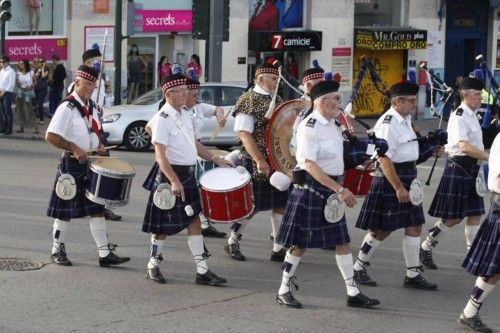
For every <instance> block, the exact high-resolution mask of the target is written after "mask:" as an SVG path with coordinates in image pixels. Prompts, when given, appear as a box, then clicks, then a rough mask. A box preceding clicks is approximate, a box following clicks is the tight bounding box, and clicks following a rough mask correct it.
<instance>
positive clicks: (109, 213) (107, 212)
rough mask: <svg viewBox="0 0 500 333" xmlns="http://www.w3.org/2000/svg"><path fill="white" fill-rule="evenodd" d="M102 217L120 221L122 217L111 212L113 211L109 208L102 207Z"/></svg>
mask: <svg viewBox="0 0 500 333" xmlns="http://www.w3.org/2000/svg"><path fill="white" fill-rule="evenodd" d="M104 218H105V219H106V220H110V221H120V220H121V219H122V217H121V216H120V215H117V214H115V213H113V211H112V210H111V209H109V208H104Z"/></svg>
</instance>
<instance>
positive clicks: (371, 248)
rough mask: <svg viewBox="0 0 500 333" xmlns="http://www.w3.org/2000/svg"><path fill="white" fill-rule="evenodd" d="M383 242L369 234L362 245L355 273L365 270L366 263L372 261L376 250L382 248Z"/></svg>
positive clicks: (355, 265)
mask: <svg viewBox="0 0 500 333" xmlns="http://www.w3.org/2000/svg"><path fill="white" fill-rule="evenodd" d="M381 243H382V242H381V241H378V240H376V239H375V238H373V236H372V235H371V234H370V233H367V234H366V236H365V238H364V239H363V243H361V248H360V249H359V253H358V260H356V263H355V264H354V270H355V271H361V270H363V269H364V263H367V262H369V261H370V258H371V257H372V255H373V253H375V250H376V249H377V248H378V247H379V246H380V244H381Z"/></svg>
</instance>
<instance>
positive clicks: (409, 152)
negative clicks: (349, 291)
mask: <svg viewBox="0 0 500 333" xmlns="http://www.w3.org/2000/svg"><path fill="white" fill-rule="evenodd" d="M418 89H419V87H418V85H416V84H414V83H411V82H408V81H405V82H401V83H397V84H395V85H393V86H392V87H390V90H389V93H390V96H391V107H390V108H389V110H388V111H387V112H385V113H384V114H383V115H382V116H381V117H380V118H379V119H378V121H377V123H376V125H375V127H374V132H375V135H376V136H377V138H382V139H385V140H386V141H387V143H388V145H389V150H388V151H387V153H386V156H385V157H381V158H379V165H380V170H379V171H378V172H377V173H376V175H375V176H374V177H373V180H372V183H371V186H370V189H369V192H368V194H367V196H366V198H365V201H364V202H363V207H362V208H361V212H360V214H359V217H358V220H357V222H356V227H357V228H360V229H364V230H369V232H368V233H367V234H366V236H365V238H364V240H363V242H362V245H361V247H360V251H359V254H358V258H357V261H356V263H355V265H354V279H355V281H356V282H357V283H359V284H365V285H369V286H376V285H377V283H376V282H375V281H374V280H372V279H371V278H370V277H369V275H368V273H367V272H366V267H367V266H368V265H369V261H370V258H371V257H372V255H373V253H374V252H375V250H376V249H377V248H378V247H379V246H380V244H381V243H382V241H383V240H384V239H385V238H387V237H388V236H389V235H390V234H391V233H392V232H393V231H394V230H397V229H401V228H404V229H405V235H404V239H403V253H404V257H405V263H406V276H405V279H404V286H405V287H408V288H417V289H426V290H435V289H437V285H436V284H433V283H430V282H428V281H427V280H426V279H425V278H424V277H423V276H422V275H421V273H420V271H421V267H420V263H419V257H418V254H419V247H420V233H421V228H422V224H424V223H425V218H424V211H423V207H422V204H421V203H422V200H423V192H421V184H420V183H419V182H418V180H416V178H417V169H416V164H417V163H418V162H423V161H425V159H427V158H429V157H430V156H431V155H432V153H436V154H440V152H441V151H440V150H439V149H436V147H437V145H435V144H432V145H428V149H426V150H425V151H423V150H424V149H423V145H422V149H421V148H420V141H418V142H417V140H418V138H417V134H416V133H415V132H414V130H413V128H412V126H411V114H412V113H413V112H414V111H415V110H416V103H417V96H416V95H417V92H418ZM419 184H420V185H419ZM419 187H420V191H419Z"/></svg>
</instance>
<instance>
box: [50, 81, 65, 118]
mask: <svg viewBox="0 0 500 333" xmlns="http://www.w3.org/2000/svg"><path fill="white" fill-rule="evenodd" d="M63 90H64V85H62V86H52V87H51V88H50V93H49V115H50V116H53V115H54V112H56V109H57V107H58V106H59V104H61V100H62V92H63Z"/></svg>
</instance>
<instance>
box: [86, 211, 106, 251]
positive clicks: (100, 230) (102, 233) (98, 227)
mask: <svg viewBox="0 0 500 333" xmlns="http://www.w3.org/2000/svg"><path fill="white" fill-rule="evenodd" d="M90 231H91V232H92V236H94V241H95V243H96V245H97V248H98V249H99V257H101V258H104V257H106V256H107V255H108V254H109V248H108V244H109V241H108V234H107V233H106V221H104V217H91V218H90Z"/></svg>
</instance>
